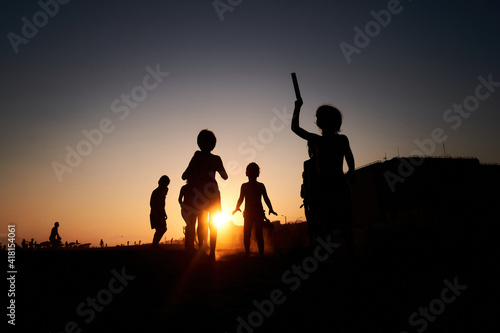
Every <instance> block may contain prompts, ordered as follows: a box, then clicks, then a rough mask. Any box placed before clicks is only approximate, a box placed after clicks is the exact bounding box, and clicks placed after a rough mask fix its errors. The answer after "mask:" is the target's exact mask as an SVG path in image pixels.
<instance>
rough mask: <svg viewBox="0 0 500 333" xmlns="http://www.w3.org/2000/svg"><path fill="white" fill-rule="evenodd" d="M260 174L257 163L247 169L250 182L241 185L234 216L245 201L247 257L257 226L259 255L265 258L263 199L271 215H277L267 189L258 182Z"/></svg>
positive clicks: (244, 229) (244, 233)
mask: <svg viewBox="0 0 500 333" xmlns="http://www.w3.org/2000/svg"><path fill="white" fill-rule="evenodd" d="M259 174H260V169H259V166H258V165H257V164H256V163H253V162H252V163H250V164H249V165H248V166H247V169H246V176H247V177H248V182H247V183H244V184H243V185H241V192H240V197H239V199H238V202H237V203H236V209H235V210H234V211H233V215H234V214H236V212H238V211H241V210H240V206H241V204H242V203H243V200H245V211H244V212H243V218H244V226H243V244H244V245H245V256H247V257H248V256H249V255H250V236H251V234H252V228H253V226H254V225H255V238H257V246H258V248H259V255H260V256H261V257H262V256H264V235H263V230H262V229H263V226H264V219H265V215H264V208H263V207H262V201H261V198H264V201H265V203H266V205H267V207H268V208H269V214H274V215H278V214H276V212H275V211H274V210H273V206H272V205H271V201H270V200H269V197H268V196H267V192H266V187H265V186H264V184H262V183H259V182H258V181H257V177H258V176H259Z"/></svg>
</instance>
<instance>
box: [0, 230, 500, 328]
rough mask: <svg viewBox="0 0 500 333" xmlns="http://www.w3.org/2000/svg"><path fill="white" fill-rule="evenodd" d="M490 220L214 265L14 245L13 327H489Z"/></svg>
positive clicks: (493, 252)
mask: <svg viewBox="0 0 500 333" xmlns="http://www.w3.org/2000/svg"><path fill="white" fill-rule="evenodd" d="M471 224H472V223H471ZM492 224H493V223H486V222H483V223H482V224H481V223H480V222H477V223H476V222H475V223H474V227H472V226H461V227H446V228H445V227H442V228H425V229H423V230H405V231H392V232H389V231H383V232H371V233H370V234H368V235H367V236H368V237H367V238H366V239H365V240H364V241H363V242H362V243H360V242H358V246H357V248H356V253H355V255H354V256H351V257H349V256H347V255H346V254H345V253H344V251H343V250H342V249H335V250H334V251H333V253H330V252H331V251H332V249H331V248H329V247H328V246H326V245H325V246H323V247H321V248H320V249H318V250H319V251H316V252H315V253H313V251H311V250H307V249H303V248H299V249H292V250H289V251H286V252H282V253H279V254H274V255H268V256H267V257H266V258H264V259H258V258H256V257H251V258H247V259H245V258H243V257H242V253H240V252H236V253H235V252H229V251H224V250H220V251H219V253H218V255H219V258H218V260H217V261H216V262H215V263H211V262H210V261H209V260H208V258H207V257H206V256H200V255H198V256H196V255H194V256H188V255H186V254H185V253H184V252H183V251H181V250H180V249H176V248H174V247H170V248H167V249H168V250H167V251H165V252H164V253H151V252H150V251H149V250H146V249H130V248H116V249H102V250H101V249H99V250H97V249H95V250H92V249H91V250H81V251H64V250H61V251H33V252H22V251H17V262H16V263H17V268H18V274H17V280H16V298H15V299H16V327H15V328H16V331H19V332H53V333H55V332H245V333H248V332H397V333H400V332H409V333H411V332H424V331H425V332H494V331H498V327H499V325H498V324H497V321H498V312H499V309H500V306H499V302H500V299H499V298H498V296H499V293H498V291H497V289H498V274H496V273H495V272H496V268H498V266H499V262H498V258H499V256H498V254H499V246H498V245H497V244H498V232H497V230H498V226H495V228H494V229H493V228H492V227H491V225H492ZM325 243H328V242H325ZM3 258H4V259H2V260H6V258H5V256H4V257H3ZM4 309H5V308H4ZM7 319H8V318H7ZM4 320H5V321H6V319H5V316H4ZM9 326H10V325H9ZM9 328H12V327H9ZM494 328H496V329H494Z"/></svg>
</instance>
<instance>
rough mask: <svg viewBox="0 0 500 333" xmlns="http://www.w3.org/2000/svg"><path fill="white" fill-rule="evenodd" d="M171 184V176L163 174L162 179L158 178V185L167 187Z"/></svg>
mask: <svg viewBox="0 0 500 333" xmlns="http://www.w3.org/2000/svg"><path fill="white" fill-rule="evenodd" d="M169 184H170V178H168V176H165V175H163V176H161V177H160V180H158V185H159V186H162V187H167V186H168V185H169Z"/></svg>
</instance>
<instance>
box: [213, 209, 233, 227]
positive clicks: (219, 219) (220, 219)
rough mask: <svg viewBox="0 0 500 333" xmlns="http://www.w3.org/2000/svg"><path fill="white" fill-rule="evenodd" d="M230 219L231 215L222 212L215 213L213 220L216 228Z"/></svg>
mask: <svg viewBox="0 0 500 333" xmlns="http://www.w3.org/2000/svg"><path fill="white" fill-rule="evenodd" d="M230 219H231V217H230V216H229V214H227V213H224V212H222V213H219V214H217V215H215V218H214V221H215V223H216V224H217V228H220V227H222V226H223V225H224V224H225V223H226V222H227V221H229V220H230Z"/></svg>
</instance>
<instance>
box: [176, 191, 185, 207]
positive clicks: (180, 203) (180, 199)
mask: <svg viewBox="0 0 500 333" xmlns="http://www.w3.org/2000/svg"><path fill="white" fill-rule="evenodd" d="M183 197H184V186H183V187H181V191H180V192H179V198H178V199H177V201H179V205H181V206H182V198H183Z"/></svg>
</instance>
